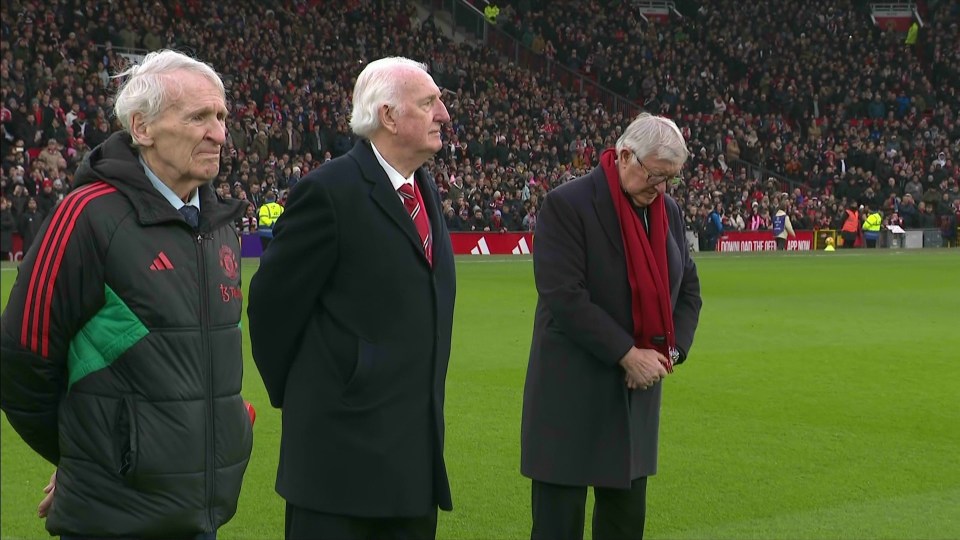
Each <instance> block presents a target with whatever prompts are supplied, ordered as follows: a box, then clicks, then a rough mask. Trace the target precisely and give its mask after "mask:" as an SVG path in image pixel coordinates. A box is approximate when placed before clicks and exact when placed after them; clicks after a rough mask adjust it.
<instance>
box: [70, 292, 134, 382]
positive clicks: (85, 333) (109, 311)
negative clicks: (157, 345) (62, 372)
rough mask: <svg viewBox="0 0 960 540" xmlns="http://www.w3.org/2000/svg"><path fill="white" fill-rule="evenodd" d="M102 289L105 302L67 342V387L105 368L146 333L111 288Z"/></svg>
mask: <svg viewBox="0 0 960 540" xmlns="http://www.w3.org/2000/svg"><path fill="white" fill-rule="evenodd" d="M104 289H105V291H104V295H105V298H106V302H104V304H103V307H102V308H100V311H98V312H97V313H96V315H94V316H93V318H91V319H90V320H89V321H87V324H85V325H83V328H81V329H80V331H79V332H77V335H75V336H74V337H73V340H71V341H70V351H69V352H68V356H67V371H68V373H69V374H70V380H69V383H68V385H67V387H68V388H69V387H71V386H73V383H75V382H77V381H79V380H80V379H82V378H84V377H86V376H87V375H89V374H91V373H93V372H94V371H97V370H100V369H103V368H105V367H109V366H110V364H112V363H113V361H114V360H116V359H117V358H119V357H120V355H121V354H123V353H125V352H126V351H127V350H128V349H130V347H133V346H134V344H136V343H137V342H138V341H140V340H141V339H143V338H144V337H145V336H146V335H147V334H149V333H150V332H149V331H148V330H147V327H146V326H144V325H143V323H142V322H140V319H138V318H137V316H136V315H135V314H134V313H133V311H130V308H128V307H127V305H126V304H124V303H123V300H121V299H120V297H119V296H117V293H115V292H113V289H111V288H110V287H109V286H107V285H104Z"/></svg>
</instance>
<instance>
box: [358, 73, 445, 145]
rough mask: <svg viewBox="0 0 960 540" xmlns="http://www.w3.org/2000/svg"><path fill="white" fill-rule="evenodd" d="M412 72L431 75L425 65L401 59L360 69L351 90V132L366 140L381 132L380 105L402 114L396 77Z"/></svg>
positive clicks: (399, 79)
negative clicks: (417, 71) (402, 73)
mask: <svg viewBox="0 0 960 540" xmlns="http://www.w3.org/2000/svg"><path fill="white" fill-rule="evenodd" d="M411 69H419V70H421V71H423V72H424V73H427V74H429V73H430V72H429V71H428V69H427V65H426V64H424V63H422V62H417V61H415V60H410V59H409V58H403V57H401V56H391V57H387V58H381V59H379V60H374V61H373V62H370V63H369V64H367V67H365V68H363V71H361V72H360V75H359V76H358V77H357V84H356V85H354V87H353V110H352V111H351V112H350V129H352V130H353V132H354V133H355V134H357V135H358V136H360V137H364V138H367V139H369V138H370V136H371V135H373V133H374V132H375V131H376V130H377V129H379V128H380V107H382V106H383V105H387V106H389V107H391V108H399V109H401V110H402V107H401V103H400V102H399V95H400V84H399V83H400V82H401V81H402V79H401V78H400V77H397V76H396V75H397V73H398V72H400V71H408V70H411Z"/></svg>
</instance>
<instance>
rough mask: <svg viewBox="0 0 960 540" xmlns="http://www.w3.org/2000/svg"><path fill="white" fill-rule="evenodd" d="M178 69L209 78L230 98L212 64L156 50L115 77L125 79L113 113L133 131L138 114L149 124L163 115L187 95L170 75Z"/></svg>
mask: <svg viewBox="0 0 960 540" xmlns="http://www.w3.org/2000/svg"><path fill="white" fill-rule="evenodd" d="M177 71H188V72H192V73H198V74H200V75H202V76H204V77H206V78H207V79H209V80H210V82H212V83H213V84H214V86H216V87H217V88H218V89H219V90H220V95H221V96H223V98H224V100H226V91H225V90H224V88H223V81H222V80H220V76H219V75H217V72H216V71H215V70H214V69H213V68H212V67H210V65H209V64H206V63H204V62H201V61H199V60H195V59H193V58H191V57H189V56H187V55H185V54H183V53H179V52H177V51H171V50H168V49H164V50H160V51H155V52H152V53H150V54H148V55H146V56H145V57H144V58H143V61H142V62H140V63H139V64H133V65H131V66H130V67H129V68H127V69H126V70H124V71H123V72H122V73H118V74H117V75H114V76H113V78H114V79H124V81H123V83H122V84H121V85H120V90H119V91H118V92H117V99H116V103H114V105H113V113H114V114H115V115H116V116H117V119H118V120H120V125H122V126H123V129H125V130H127V131H128V132H129V131H130V125H131V121H132V120H133V115H135V114H140V115H142V116H143V121H144V122H145V123H147V124H149V123H150V122H152V121H153V120H155V119H156V118H157V116H159V115H160V113H161V112H162V111H163V110H164V108H165V107H166V106H167V105H168V104H169V101H170V100H171V99H178V98H179V97H180V96H181V95H182V94H183V87H182V86H181V85H180V83H179V81H178V79H177V78H175V77H171V76H170V75H171V74H172V73H175V72H177ZM171 83H172V84H171ZM134 144H136V141H134Z"/></svg>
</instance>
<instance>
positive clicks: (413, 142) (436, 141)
mask: <svg viewBox="0 0 960 540" xmlns="http://www.w3.org/2000/svg"><path fill="white" fill-rule="evenodd" d="M404 77H405V80H404V81H403V82H402V83H401V84H400V95H399V98H398V102H399V103H400V106H399V107H398V108H397V109H394V110H393V111H392V114H396V117H395V120H396V123H397V136H398V137H399V138H400V140H401V142H402V144H404V145H405V147H406V148H407V149H408V151H410V152H411V153H415V154H418V155H421V154H422V155H424V160H426V159H428V158H429V157H430V156H432V155H434V154H436V153H437V152H438V151H439V150H440V148H442V147H443V141H441V139H440V128H441V127H442V126H443V124H445V123H447V122H449V121H450V115H449V114H448V113H447V108H446V107H445V106H444V104H443V102H442V101H441V100H440V89H439V88H438V87H437V85H436V83H434V82H433V79H432V78H431V77H430V75H429V74H427V73H426V72H423V71H420V70H419V69H418V70H411V71H410V72H409V73H405V74H404Z"/></svg>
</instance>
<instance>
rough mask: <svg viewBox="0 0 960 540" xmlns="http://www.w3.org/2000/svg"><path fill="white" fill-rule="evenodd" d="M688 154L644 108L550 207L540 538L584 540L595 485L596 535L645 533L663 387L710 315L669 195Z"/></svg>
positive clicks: (538, 471) (538, 469)
mask: <svg viewBox="0 0 960 540" xmlns="http://www.w3.org/2000/svg"><path fill="white" fill-rule="evenodd" d="M687 156H688V152H687V148H686V144H685V143H684V140H683V136H682V135H681V134H680V130H679V129H677V126H676V125H675V124H674V123H673V122H672V121H670V120H668V119H666V118H662V117H657V116H651V115H649V114H646V113H644V114H641V115H639V116H638V117H637V118H636V120H634V121H633V122H632V123H631V124H630V125H629V126H628V127H627V129H626V130H625V131H624V132H623V134H622V135H621V136H620V138H619V140H618V141H617V145H616V148H615V149H613V148H611V149H608V150H606V151H604V152H603V154H602V155H601V157H600V166H599V167H597V168H596V169H594V171H593V172H591V173H590V174H588V175H586V176H583V177H581V178H578V179H576V180H573V181H571V182H568V183H566V184H564V185H562V186H560V187H559V188H557V189H555V190H553V191H551V192H550V193H549V194H548V195H547V197H546V200H545V201H544V204H543V208H542V209H541V212H540V217H539V221H538V223H537V240H536V242H537V244H536V249H535V250H534V253H533V265H534V266H533V272H534V278H535V280H536V285H537V292H538V293H539V300H538V302H537V309H536V314H535V319H534V328H533V342H532V345H531V348H530V362H529V366H528V369H527V380H526V386H525V388H524V395H523V416H522V422H521V454H520V469H521V472H522V473H523V474H524V475H525V476H527V477H529V478H531V479H532V480H533V486H532V505H533V531H532V534H531V537H532V538H534V539H558V538H582V537H583V527H584V504H585V501H586V493H587V486H593V487H594V495H595V499H596V506H595V508H594V521H593V538H595V539H597V540H605V539H612V538H642V537H643V528H644V523H645V508H646V485H647V478H648V477H649V476H651V475H653V474H654V473H656V470H657V437H658V431H659V425H660V396H661V388H662V385H663V384H664V383H663V382H662V381H663V379H665V378H666V377H667V376H668V375H669V374H670V373H672V372H673V369H674V366H675V365H676V364H679V363H680V362H683V361H684V360H685V359H686V357H687V354H688V353H689V352H690V347H691V345H692V344H693V336H694V332H695V330H696V328H697V321H698V320H699V314H700V306H701V300H700V281H699V279H698V277H697V269H696V266H695V265H694V262H693V259H691V258H690V251H689V249H688V246H687V241H686V235H685V234H684V222H683V218H682V216H681V213H680V208H679V206H678V205H677V203H676V201H674V200H673V199H672V198H670V197H669V196H667V195H666V194H665V193H664V191H665V187H664V186H665V185H666V184H667V183H668V182H671V181H676V180H677V179H678V178H679V176H678V175H679V174H680V172H679V171H680V169H681V167H682V166H683V163H684V162H685V161H686V159H687Z"/></svg>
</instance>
